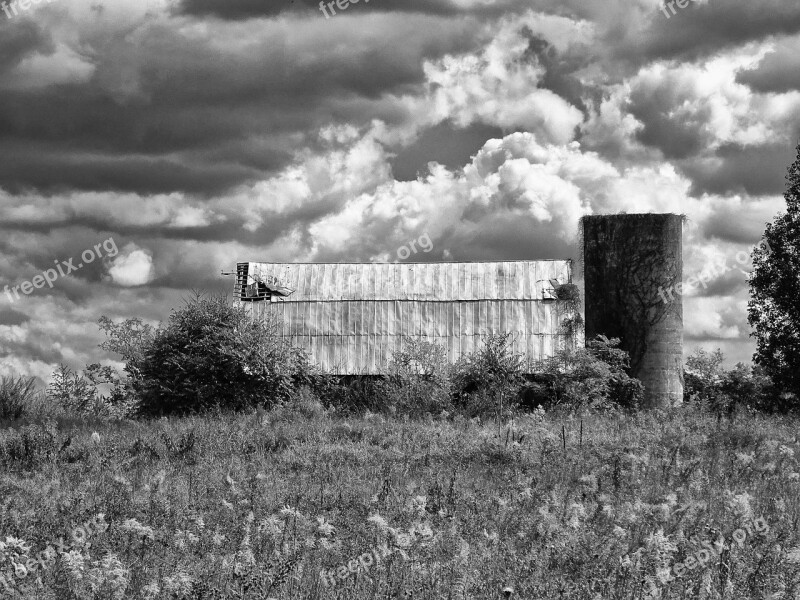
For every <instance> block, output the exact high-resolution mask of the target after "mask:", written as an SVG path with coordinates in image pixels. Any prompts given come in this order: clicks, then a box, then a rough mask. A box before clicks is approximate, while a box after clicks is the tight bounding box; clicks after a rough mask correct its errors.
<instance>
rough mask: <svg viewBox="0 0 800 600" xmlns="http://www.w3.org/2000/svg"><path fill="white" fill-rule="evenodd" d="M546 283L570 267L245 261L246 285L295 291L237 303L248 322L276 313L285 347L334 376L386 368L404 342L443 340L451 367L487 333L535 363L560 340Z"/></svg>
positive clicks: (562, 278)
mask: <svg viewBox="0 0 800 600" xmlns="http://www.w3.org/2000/svg"><path fill="white" fill-rule="evenodd" d="M272 278H274V279H272ZM551 279H556V280H558V281H559V282H560V283H566V282H569V281H571V263H570V261H516V262H492V263H411V264H409V263H393V264H372V263H364V264H285V263H284V264H277V263H249V264H248V282H253V281H259V280H260V281H273V280H276V281H278V282H280V284H281V285H285V286H287V287H289V288H292V289H294V290H295V292H294V293H293V294H292V295H291V296H289V297H287V298H285V299H282V301H279V302H268V301H267V302H248V303H245V304H246V305H247V307H248V309H249V310H251V311H253V314H254V316H256V317H258V316H260V315H262V314H264V312H265V311H270V312H274V313H277V314H278V315H279V316H280V317H281V318H282V321H283V326H284V334H285V335H287V336H288V337H289V338H290V339H291V340H292V343H293V344H295V345H297V346H299V347H302V348H305V349H306V350H307V351H308V352H309V354H310V356H311V357H312V360H314V362H316V363H317V364H319V365H320V366H321V367H323V368H324V369H326V370H327V371H329V372H332V373H338V374H350V375H355V374H377V373H381V372H384V371H385V369H386V367H387V365H388V362H389V360H390V359H391V356H392V353H394V352H396V351H398V350H400V348H401V346H402V344H403V339H404V338H405V337H408V336H414V337H424V338H426V339H428V340H429V341H433V342H436V343H439V344H441V345H442V346H443V347H445V348H446V349H447V351H448V354H449V357H450V360H452V361H455V360H457V359H458V358H459V357H460V356H461V355H463V354H466V353H469V352H472V351H473V350H476V349H477V348H478V347H479V346H480V340H481V338H482V337H484V336H486V335H489V334H497V333H512V334H513V340H514V342H513V343H514V348H515V350H516V351H518V352H523V353H525V354H526V355H527V357H528V360H529V363H530V364H531V365H533V364H534V363H535V362H536V361H538V360H540V359H542V358H545V357H547V356H552V355H553V354H554V353H555V351H556V350H557V349H558V347H559V344H560V343H561V342H563V341H564V337H565V336H564V334H563V333H561V332H560V329H559V324H560V321H561V319H562V318H563V317H564V316H566V315H563V314H559V311H560V310H562V309H563V306H562V305H561V303H556V302H554V301H552V300H550V299H549V298H550V294H549V293H548V292H547V290H548V288H550V284H549V280H551Z"/></svg>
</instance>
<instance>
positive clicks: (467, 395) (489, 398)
mask: <svg viewBox="0 0 800 600" xmlns="http://www.w3.org/2000/svg"><path fill="white" fill-rule="evenodd" d="M511 339H512V338H511V334H500V335H492V336H489V337H487V338H486V339H484V340H483V345H482V347H481V348H480V349H479V350H478V351H476V352H473V353H471V354H468V355H467V356H464V357H462V358H461V359H460V360H459V361H458V362H457V363H456V365H455V374H454V377H453V385H454V386H455V390H456V396H457V404H458V406H459V408H460V409H461V410H463V411H464V412H465V413H466V414H467V416H469V417H475V416H486V415H489V414H491V415H493V416H496V417H497V418H502V416H503V414H504V413H505V411H506V410H510V411H512V412H513V411H514V410H515V409H516V408H517V407H518V406H519V405H520V401H521V392H522V389H523V387H524V385H525V375H524V372H525V357H524V355H522V354H519V353H517V352H514V351H513V349H512V348H511Z"/></svg>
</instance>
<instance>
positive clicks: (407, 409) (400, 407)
mask: <svg viewBox="0 0 800 600" xmlns="http://www.w3.org/2000/svg"><path fill="white" fill-rule="evenodd" d="M450 372H451V368H450V365H449V363H448V362H447V354H446V352H445V349H444V348H443V347H441V346H439V345H437V344H435V343H432V342H428V341H426V340H421V339H416V338H408V339H407V340H406V341H405V342H404V344H403V348H402V350H400V351H399V352H396V353H395V354H393V355H392V360H391V362H390V364H389V369H388V377H387V378H386V379H384V380H381V381H379V382H378V384H377V385H376V386H375V387H376V388H377V390H376V391H377V392H378V394H380V396H379V397H380V398H382V399H383V401H384V403H385V404H384V406H377V407H375V408H377V409H379V410H380V409H383V410H386V409H388V410H389V411H390V412H398V413H400V414H407V415H410V416H420V415H423V414H425V413H432V414H438V413H440V412H442V411H443V410H451V409H452V403H451V400H450V394H451V383H450Z"/></svg>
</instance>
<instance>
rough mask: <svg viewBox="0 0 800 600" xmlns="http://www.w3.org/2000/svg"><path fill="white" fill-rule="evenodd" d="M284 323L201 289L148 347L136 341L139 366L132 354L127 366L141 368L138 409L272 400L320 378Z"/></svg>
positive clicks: (176, 410)
mask: <svg viewBox="0 0 800 600" xmlns="http://www.w3.org/2000/svg"><path fill="white" fill-rule="evenodd" d="M279 327H280V325H279V323H278V321H277V319H276V318H273V317H272V316H271V315H269V314H267V315H266V316H265V317H264V318H260V319H253V318H251V317H250V316H249V315H248V314H247V312H246V311H245V310H244V309H243V308H241V307H237V306H232V305H231V303H230V302H229V301H227V300H226V299H225V298H224V297H206V296H203V295H202V294H197V295H196V296H195V297H193V298H191V299H190V300H188V301H187V302H186V305H185V306H184V307H182V308H181V309H179V310H175V311H173V312H172V314H171V315H170V317H169V321H168V323H167V324H166V326H164V327H162V328H159V329H158V330H156V331H155V332H153V335H152V339H151V340H149V341H148V343H147V344H146V345H145V346H144V348H143V351H142V352H141V353H140V352H138V351H135V350H136V349H137V343H134V344H132V346H131V349H132V351H131V354H130V357H131V358H132V359H133V362H134V363H135V364H134V366H135V369H131V362H130V361H129V362H128V366H127V370H128V373H129V374H131V373H135V374H136V380H135V382H134V384H135V391H136V394H137V396H138V399H139V404H138V409H139V413H140V414H142V415H147V416H153V415H165V414H186V413H194V412H201V411H204V410H207V409H210V408H223V409H234V410H235V409H243V408H247V407H250V406H254V405H270V404H272V403H275V402H278V401H281V400H284V399H286V398H287V397H288V396H289V394H290V393H291V391H292V390H294V389H296V388H297V387H299V386H301V385H309V384H310V383H313V381H312V378H313V376H314V375H313V370H312V368H311V366H310V364H309V363H308V361H307V358H306V356H305V354H304V353H303V352H302V351H300V350H298V349H296V348H292V347H291V346H290V345H289V343H288V342H287V341H286V340H284V339H283V338H282V337H281V336H280V335H279ZM148 335H149V332H148ZM135 337H136V336H134V338H135ZM146 337H147V336H146ZM122 349H124V348H122ZM118 351H119V350H118Z"/></svg>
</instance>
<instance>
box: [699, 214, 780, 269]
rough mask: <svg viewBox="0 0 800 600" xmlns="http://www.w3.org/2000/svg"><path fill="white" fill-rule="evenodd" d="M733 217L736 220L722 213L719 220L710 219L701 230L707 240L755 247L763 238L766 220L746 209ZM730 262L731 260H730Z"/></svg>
mask: <svg viewBox="0 0 800 600" xmlns="http://www.w3.org/2000/svg"><path fill="white" fill-rule="evenodd" d="M725 217H727V218H725ZM735 217H737V218H734V215H730V214H727V215H726V214H724V213H722V214H720V217H719V218H715V219H711V220H710V221H709V222H708V223H707V224H706V225H705V227H704V228H703V233H704V235H705V236H706V237H707V238H717V239H720V240H723V241H726V242H734V243H736V244H747V245H750V246H755V245H756V244H757V243H759V241H760V240H761V238H762V237H763V236H764V230H765V229H766V220H765V219H759V218H758V216H757V215H756V214H755V213H753V212H751V211H748V210H747V209H746V207H744V208H742V209H740V210H738V211H737V214H736V215H735ZM732 262H733V260H731V263H732Z"/></svg>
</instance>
